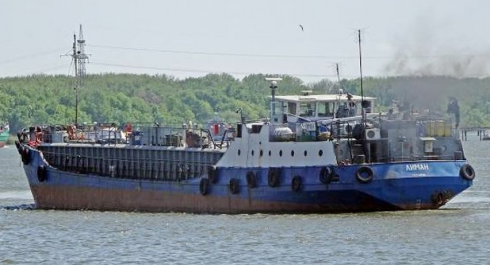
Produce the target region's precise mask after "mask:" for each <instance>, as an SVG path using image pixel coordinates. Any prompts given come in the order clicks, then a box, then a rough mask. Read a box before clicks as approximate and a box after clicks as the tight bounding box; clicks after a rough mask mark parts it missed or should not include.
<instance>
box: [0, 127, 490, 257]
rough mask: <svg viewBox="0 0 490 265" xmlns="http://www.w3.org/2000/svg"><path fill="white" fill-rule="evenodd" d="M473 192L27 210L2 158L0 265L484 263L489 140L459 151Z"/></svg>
mask: <svg viewBox="0 0 490 265" xmlns="http://www.w3.org/2000/svg"><path fill="white" fill-rule="evenodd" d="M464 145H465V148H466V149H465V150H466V155H467V156H468V158H469V159H470V162H471V164H472V165H473V167H474V168H475V170H476V172H477V177H476V179H475V181H474V185H473V187H471V188H470V189H469V190H467V191H465V192H464V193H463V194H460V195H459V196H458V197H456V198H455V199H453V201H451V202H450V203H449V204H447V205H446V206H444V207H443V208H441V209H439V210H431V211H404V212H380V213H363V214H326V215H265V214H256V215H193V214H180V213H170V214H147V213H123V212H91V211H43V210H30V207H31V206H32V204H33V199H32V195H31V193H30V191H29V187H28V184H27V181H26V178H25V176H24V173H23V171H22V168H21V161H20V157H19V155H17V150H16V149H15V147H13V146H8V147H7V148H4V149H0V264H29V263H33V264H133V263H138V264H488V263H489V259H490V250H489V244H488V243H489V242H490V177H489V175H490V163H488V151H487V150H489V148H490V141H482V142H480V141H478V138H477V137H476V136H475V137H473V138H471V139H470V140H469V141H467V142H464Z"/></svg>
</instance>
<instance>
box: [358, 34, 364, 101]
mask: <svg viewBox="0 0 490 265" xmlns="http://www.w3.org/2000/svg"><path fill="white" fill-rule="evenodd" d="M357 32H358V37H359V72H360V74H361V107H362V104H363V102H364V91H363V89H362V49H361V30H360V29H359V30H357Z"/></svg>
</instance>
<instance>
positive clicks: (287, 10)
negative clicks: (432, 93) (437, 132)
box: [0, 0, 490, 83]
mask: <svg viewBox="0 0 490 265" xmlns="http://www.w3.org/2000/svg"><path fill="white" fill-rule="evenodd" d="M488 10H490V2H488V1H484V0H467V1H454V0H410V1H393V0H370V1H353V0H343V1H329V0H318V1H316V0H301V1H300V0H294V1H293V0H246V1H245V0H234V1H231V0H206V1H198V0H180V1H177V0H174V1H168V0H139V1H126V0H104V1H98V0H85V1H72V0H49V1H48V0H36V1H34V0H32V1H27V0H0V77H13V76H27V75H32V74H48V75H50V74H66V75H73V74H74V70H73V65H72V61H71V59H72V58H71V56H70V54H71V52H72V44H73V35H74V34H75V35H77V38H78V37H79V29H80V25H82V27H83V37H84V39H85V41H86V46H85V52H86V53H87V54H88V56H89V63H88V64H86V72H87V73H88V74H99V73H137V74H150V75H155V74H159V75H161V74H165V75H170V76H174V77H175V78H178V79H185V78H188V77H199V76H204V75H206V74H209V73H228V74H231V75H233V76H235V77H237V78H243V77H244V76H246V75H249V74H257V73H263V74H273V75H275V74H277V75H279V74H287V75H292V76H295V77H297V78H300V79H301V80H303V81H304V82H305V83H310V82H317V81H319V80H322V79H330V80H337V72H336V66H337V65H338V66H339V75H338V76H339V77H340V78H341V79H344V78H345V79H355V78H359V76H360V74H361V71H360V60H359V59H360V58H362V75H363V76H364V77H366V76H373V77H384V76H397V75H449V76H455V77H458V78H464V77H486V76H488V75H489V73H490V67H489V63H488V61H489V59H490V16H489V11H488ZM359 30H360V32H361V34H360V36H361V42H360V44H361V45H359V35H358V32H359ZM360 54H361V55H362V56H359V55H360Z"/></svg>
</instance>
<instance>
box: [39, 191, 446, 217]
mask: <svg viewBox="0 0 490 265" xmlns="http://www.w3.org/2000/svg"><path fill="white" fill-rule="evenodd" d="M31 190H32V193H33V196H34V199H35V202H36V206H37V208H39V209H59V210H96V211H138V212H188V213H228V214H237V213H277V214H279V213H280V214H284V213H337V212H361V211H363V212H365V211H390V210H415V209H417V210H419V209H437V208H439V206H437V205H434V204H424V205H420V204H419V205H403V206H401V207H399V206H394V205H389V204H385V205H383V206H380V205H379V204H374V203H373V204H371V203H369V204H363V205H357V206H349V207H348V206H345V207H342V208H339V207H338V205H336V206H334V205H331V206H329V205H318V204H299V203H287V202H274V201H258V200H251V199H249V198H240V197H236V196H233V195H231V194H230V195H228V196H212V195H208V196H202V195H200V194H195V195H194V194H182V193H171V192H159V191H147V190H146V191H145V190H109V189H97V188H90V187H67V186H64V187H62V186H56V187H53V186H47V185H39V186H31Z"/></svg>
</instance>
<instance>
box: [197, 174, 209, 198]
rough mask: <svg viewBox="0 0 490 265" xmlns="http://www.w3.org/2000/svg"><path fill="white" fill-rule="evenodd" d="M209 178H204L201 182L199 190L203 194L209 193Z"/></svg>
mask: <svg viewBox="0 0 490 265" xmlns="http://www.w3.org/2000/svg"><path fill="white" fill-rule="evenodd" d="M208 189H209V179H207V178H202V179H201V182H199V192H200V193H201V195H202V196H206V195H207V194H208V193H209V190H208Z"/></svg>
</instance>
